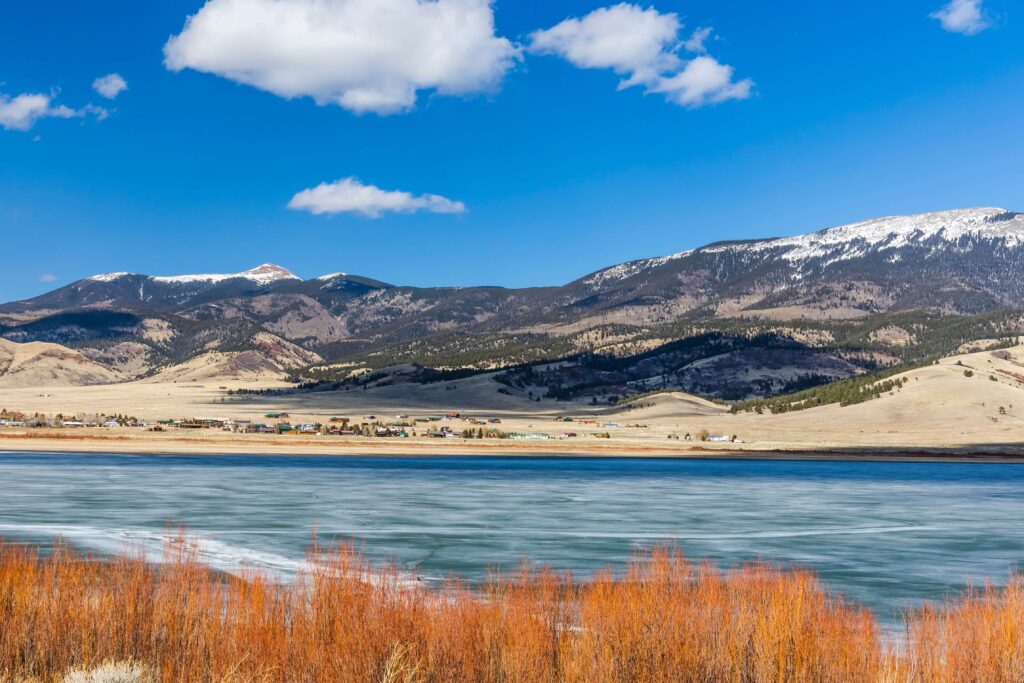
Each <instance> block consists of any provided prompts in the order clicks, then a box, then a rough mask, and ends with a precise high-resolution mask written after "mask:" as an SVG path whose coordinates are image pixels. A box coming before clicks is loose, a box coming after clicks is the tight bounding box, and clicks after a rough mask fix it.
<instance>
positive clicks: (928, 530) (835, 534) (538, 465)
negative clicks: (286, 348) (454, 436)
mask: <svg viewBox="0 0 1024 683" xmlns="http://www.w3.org/2000/svg"><path fill="white" fill-rule="evenodd" d="M1022 513H1024V466H1018V465H990V464H957V463H948V464H946V463H941V464H940V463H878V462H808V461H761V462H758V461H735V460H732V461H727V460H637V459H629V460H626V459H562V460H559V459H549V458H492V459H486V458H422V459H414V458H338V457H308V458H307V457H262V456H252V457H240V456H231V457H182V456H122V455H84V454H83V455H78V454H72V455H67V454H59V455H58V454H28V453H26V454H21V453H13V454H0V537H3V538H5V539H7V540H8V541H25V542H34V543H42V544H44V545H46V544H48V543H49V542H50V541H51V540H52V539H53V538H54V537H57V536H60V537H64V538H66V539H67V540H68V541H69V542H70V543H71V544H72V545H74V546H75V547H76V548H78V549H80V550H88V551H94V552H104V553H105V552H116V551H117V550H119V549H122V548H124V547H125V545H126V544H136V545H143V546H145V547H146V548H147V549H148V550H149V552H150V553H155V554H158V551H159V548H160V546H161V544H162V542H163V538H164V537H165V536H166V534H167V533H168V532H167V529H168V528H169V526H170V525H178V524H180V525H184V526H185V527H186V528H187V529H188V531H189V533H190V534H192V535H194V536H196V537H197V538H198V539H200V541H201V543H202V547H203V551H204V554H205V555H206V559H207V560H209V561H210V562H211V563H213V564H215V565H217V566H219V567H222V568H224V569H228V570H235V569H237V568H239V567H243V566H256V567H261V568H265V569H269V570H273V571H276V572H281V573H283V574H285V575H288V574H291V573H293V572H295V571H296V570H297V569H299V568H300V567H301V565H302V561H303V557H304V553H305V550H306V548H307V547H308V545H309V543H310V540H311V538H312V535H313V533H314V530H315V531H316V532H317V533H318V535H319V537H320V539H321V541H330V540H332V539H346V540H349V539H354V540H356V541H357V542H358V543H359V544H361V545H363V546H364V548H365V551H366V554H367V555H368V556H369V557H370V558H371V559H373V560H380V561H383V560H391V559H393V560H395V561H396V562H398V563H399V564H400V565H401V566H404V567H406V568H409V569H413V568H415V569H416V570H417V571H418V572H419V573H420V575H421V576H423V577H424V578H427V579H434V578H443V577H445V576H448V575H452V574H455V575H459V576H461V577H464V578H468V579H479V578H481V577H483V576H484V575H485V574H486V572H487V571H488V569H489V568H493V567H496V566H500V567H502V568H505V569H510V568H512V567H514V566H515V565H517V564H518V562H519V561H520V559H521V558H522V557H523V556H529V557H530V558H531V559H533V560H536V561H543V562H547V563H549V564H551V565H553V566H555V567H558V568H571V569H572V570H573V571H574V572H575V573H576V574H577V575H586V574H588V573H589V572H591V571H593V570H594V569H596V568H601V567H607V566H612V567H621V566H622V565H623V564H624V563H625V561H626V560H628V558H629V556H630V554H631V553H632V551H633V550H634V549H635V548H636V547H650V546H653V545H658V544H678V545H679V546H680V547H681V548H682V549H683V551H684V552H685V553H686V554H687V555H689V556H691V557H693V558H707V559H711V560H714V561H715V562H718V563H720V564H722V565H734V564H737V563H741V562H744V561H748V560H754V559H758V558H761V559H767V560H772V561H777V562H783V563H792V564H798V565H802V566H806V567H810V568H813V569H815V570H817V571H818V572H819V573H820V574H821V576H822V577H823V578H824V580H825V581H827V582H828V583H829V584H830V585H831V586H832V587H833V588H835V589H836V590H839V591H841V592H843V593H845V594H847V595H849V596H850V597H852V598H854V599H856V600H858V601H861V602H863V603H866V604H867V605H869V606H871V607H873V608H875V609H876V610H878V612H879V616H880V617H881V618H882V619H885V620H892V619H893V618H894V617H895V616H897V615H898V613H899V610H900V609H902V608H904V607H907V606H911V605H915V604H919V603H920V601H922V600H928V599H939V598H942V597H943V596H944V595H946V594H948V593H950V592H953V591H957V590H960V589H962V588H963V587H964V586H965V585H966V582H967V580H968V579H969V578H971V579H974V580H975V582H981V581H984V580H985V579H992V580H993V581H994V582H995V583H997V584H1002V583H1004V582H1005V580H1006V578H1007V576H1008V575H1009V572H1010V571H1011V570H1012V569H1013V568H1015V567H1016V566H1018V564H1020V563H1021V561H1022V560H1024V522H1022V517H1024V515H1022Z"/></svg>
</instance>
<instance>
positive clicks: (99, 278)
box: [89, 273, 130, 282]
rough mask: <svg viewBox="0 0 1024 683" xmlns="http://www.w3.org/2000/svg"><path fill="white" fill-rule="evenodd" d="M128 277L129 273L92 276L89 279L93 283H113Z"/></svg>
mask: <svg viewBox="0 0 1024 683" xmlns="http://www.w3.org/2000/svg"><path fill="white" fill-rule="evenodd" d="M128 275H130V273H100V274H99V275H93V276H92V277H91V278H89V279H90V280H92V281H93V282H113V281H114V280H120V279H121V278H123V277H127V276H128Z"/></svg>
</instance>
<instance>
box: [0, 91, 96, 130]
mask: <svg viewBox="0 0 1024 683" xmlns="http://www.w3.org/2000/svg"><path fill="white" fill-rule="evenodd" d="M55 98H56V94H55V93H51V94H49V95H46V94H43V93H22V94H21V95H15V96H13V97H12V96H10V95H5V94H4V93H0V128H3V129H5V130H17V131H28V130H31V129H32V127H33V126H35V125H36V123H37V122H38V121H39V120H40V119H46V118H52V119H74V118H81V117H83V116H88V115H92V116H95V117H96V118H97V119H98V120H101V121H102V120H103V119H105V118H107V116H108V115H109V112H108V111H107V110H106V109H104V108H103V107H95V106H93V105H91V104H88V105H86V106H84V107H82V108H80V109H72V108H71V107H67V106H65V105H63V104H56V103H55V102H54V99H55Z"/></svg>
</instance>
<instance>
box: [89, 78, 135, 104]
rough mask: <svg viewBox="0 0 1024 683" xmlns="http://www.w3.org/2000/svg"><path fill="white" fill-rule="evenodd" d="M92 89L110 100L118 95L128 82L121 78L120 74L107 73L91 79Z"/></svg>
mask: <svg viewBox="0 0 1024 683" xmlns="http://www.w3.org/2000/svg"><path fill="white" fill-rule="evenodd" d="M92 89H93V90H95V91H96V92H98V93H99V94H100V95H103V97H106V98H107V99H108V100H112V99H114V98H115V97H117V96H118V95H120V94H121V92H122V91H124V90H127V89H128V83H126V82H125V80H124V79H123V78H121V74H107V75H106V76H100V77H99V78H97V79H96V80H95V81H93V82H92Z"/></svg>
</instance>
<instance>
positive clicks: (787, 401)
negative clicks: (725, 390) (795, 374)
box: [730, 363, 928, 414]
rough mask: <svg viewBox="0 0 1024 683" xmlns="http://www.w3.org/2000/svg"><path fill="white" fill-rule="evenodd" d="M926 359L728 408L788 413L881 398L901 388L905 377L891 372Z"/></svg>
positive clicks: (918, 364)
mask: <svg viewBox="0 0 1024 683" xmlns="http://www.w3.org/2000/svg"><path fill="white" fill-rule="evenodd" d="M927 364H928V363H917V364H913V365H903V366H900V367H897V368H890V369H888V370H880V371H878V372H872V373H869V374H866V375H860V376H858V377H851V378H849V379H841V380H837V381H835V382H831V383H829V384H824V385H822V386H817V387H813V388H810V389H804V390H803V391H797V392H795V393H791V394H785V395H782V396H774V397H772V398H759V399H751V400H747V401H739V402H737V403H734V404H733V405H732V408H730V412H731V413H734V414H735V413H741V412H751V411H753V412H755V413H763V412H764V411H765V410H767V411H768V412H770V413H773V414H774V413H789V412H793V411H797V410H806V409H807V408H816V407H818V406H824V405H830V404H833V403H838V404H839V405H840V406H849V405H853V404H855V403H863V402H865V401H870V400H871V399H873V398H880V397H881V396H882V395H883V394H887V393H889V392H890V391H894V390H897V389H902V388H903V386H904V385H905V384H906V382H907V380H906V379H905V378H903V377H896V378H892V379H889V378H891V377H892V376H893V375H896V374H899V373H903V372H906V371H908V370H912V369H914V368H917V367H922V366H924V365H927Z"/></svg>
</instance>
